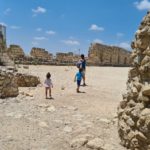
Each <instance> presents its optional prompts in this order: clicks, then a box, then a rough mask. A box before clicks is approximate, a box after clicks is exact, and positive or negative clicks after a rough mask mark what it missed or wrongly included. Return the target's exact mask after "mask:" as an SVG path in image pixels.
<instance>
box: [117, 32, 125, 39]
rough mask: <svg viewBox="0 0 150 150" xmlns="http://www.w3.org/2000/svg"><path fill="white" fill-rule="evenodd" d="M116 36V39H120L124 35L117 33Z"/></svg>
mask: <svg viewBox="0 0 150 150" xmlns="http://www.w3.org/2000/svg"><path fill="white" fill-rule="evenodd" d="M116 35H117V37H118V38H120V37H123V36H124V34H123V33H121V32H118V33H117V34H116Z"/></svg>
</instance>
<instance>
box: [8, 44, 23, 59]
mask: <svg viewBox="0 0 150 150" xmlns="http://www.w3.org/2000/svg"><path fill="white" fill-rule="evenodd" d="M7 53H8V55H9V56H10V58H12V59H13V60H19V59H22V58H24V57H25V54H24V51H23V49H22V48H21V47H20V46H19V45H10V46H9V48H8V49H7Z"/></svg>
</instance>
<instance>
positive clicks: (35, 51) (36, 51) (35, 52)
mask: <svg viewBox="0 0 150 150" xmlns="http://www.w3.org/2000/svg"><path fill="white" fill-rule="evenodd" d="M30 55H31V56H32V57H33V58H34V59H39V60H43V61H52V59H53V55H52V54H51V53H49V52H48V51H46V50H45V49H43V48H36V47H33V48H32V49H31V52H30Z"/></svg>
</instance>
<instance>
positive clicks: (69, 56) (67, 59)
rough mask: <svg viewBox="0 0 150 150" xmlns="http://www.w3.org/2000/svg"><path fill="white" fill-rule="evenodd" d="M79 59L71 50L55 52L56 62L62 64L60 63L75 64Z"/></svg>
mask: <svg viewBox="0 0 150 150" xmlns="http://www.w3.org/2000/svg"><path fill="white" fill-rule="evenodd" d="M79 59H80V56H79V55H74V54H73V53H72V52H68V53H56V62H57V64H62V63H67V64H75V63H76V62H77V61H78V60H79Z"/></svg>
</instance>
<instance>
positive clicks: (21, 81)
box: [15, 73, 40, 87]
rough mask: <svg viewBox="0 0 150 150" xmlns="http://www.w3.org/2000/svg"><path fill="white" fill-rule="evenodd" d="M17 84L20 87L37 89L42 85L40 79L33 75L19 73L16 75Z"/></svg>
mask: <svg viewBox="0 0 150 150" xmlns="http://www.w3.org/2000/svg"><path fill="white" fill-rule="evenodd" d="M15 82H16V83H17V85H18V86H19V87H36V86H37V85H38V84H40V79H39V78H38V77H36V76H33V75H26V74H21V73H17V74H16V75H15Z"/></svg>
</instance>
